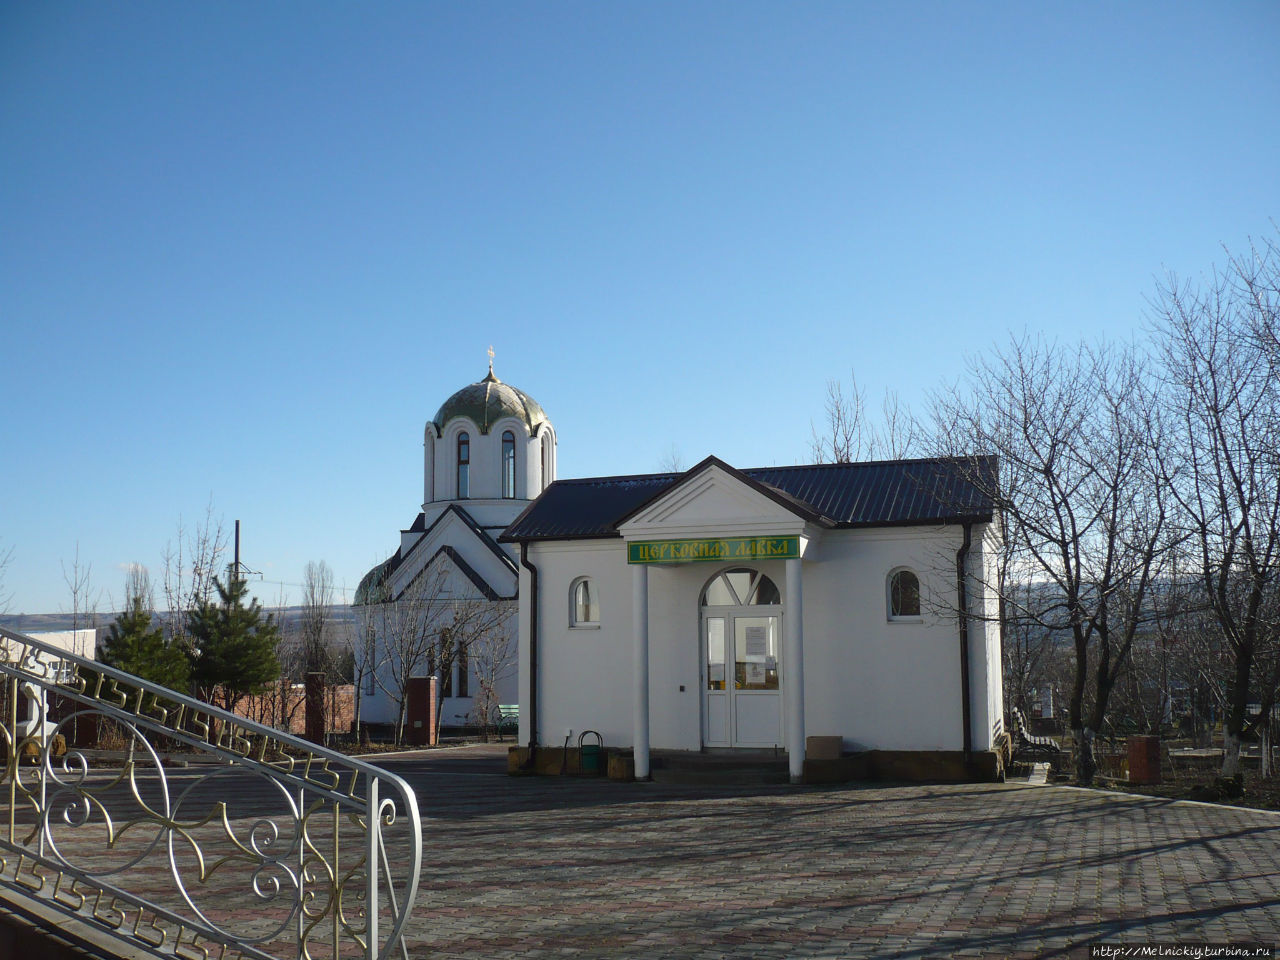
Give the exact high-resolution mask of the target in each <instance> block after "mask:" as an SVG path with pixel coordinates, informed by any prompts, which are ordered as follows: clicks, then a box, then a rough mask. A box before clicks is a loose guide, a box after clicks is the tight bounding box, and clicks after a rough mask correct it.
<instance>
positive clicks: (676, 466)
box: [658, 443, 684, 473]
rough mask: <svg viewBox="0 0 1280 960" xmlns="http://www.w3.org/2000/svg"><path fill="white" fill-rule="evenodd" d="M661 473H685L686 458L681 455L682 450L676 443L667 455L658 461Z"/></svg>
mask: <svg viewBox="0 0 1280 960" xmlns="http://www.w3.org/2000/svg"><path fill="white" fill-rule="evenodd" d="M658 472H659V473H683V472H684V457H683V456H682V455H681V454H680V448H679V447H677V446H676V445H675V444H674V443H672V444H671V447H670V448H669V449H668V450H667V452H666V453H664V454H663V455H662V457H661V458H660V459H659V460H658Z"/></svg>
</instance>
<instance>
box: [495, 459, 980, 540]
mask: <svg viewBox="0 0 1280 960" xmlns="http://www.w3.org/2000/svg"><path fill="white" fill-rule="evenodd" d="M710 465H718V466H721V467H723V468H725V469H728V470H729V471H731V472H733V473H735V474H738V475H740V476H742V477H744V478H746V479H748V480H749V481H750V482H751V483H752V484H753V485H757V484H758V485H759V489H762V490H763V491H764V492H766V493H769V495H770V496H772V497H773V499H775V500H778V501H779V502H780V503H784V504H786V505H788V506H789V507H790V508H791V509H793V510H795V511H796V512H798V513H802V514H806V515H809V516H810V517H811V518H812V519H813V520H814V521H815V522H817V523H819V524H821V525H822V526H831V527H837V528H846V529H851V528H857V527H887V526H909V525H920V524H938V523H960V522H963V521H974V522H986V521H989V520H990V519H991V517H992V514H993V508H992V504H991V500H990V498H989V497H987V496H986V495H985V494H983V492H982V491H983V489H991V484H992V482H993V481H994V477H995V471H996V460H995V458H994V457H969V458H956V457H946V458H932V459H924V460H887V461H873V462H869V463H829V464H811V465H806V466H796V467H759V468H756V469H752V470H742V471H737V470H734V469H733V468H732V467H729V466H728V465H727V464H724V463H723V462H722V461H719V460H717V459H716V458H714V457H710V458H708V459H707V460H704V461H702V462H701V463H699V464H698V465H697V466H695V467H693V468H691V469H690V470H688V471H686V472H684V473H651V474H640V475H635V476H623V477H589V478H586V479H581V480H557V481H556V482H555V483H553V484H552V485H551V486H550V487H548V488H547V489H546V490H545V491H543V493H542V495H541V496H540V497H538V499H537V500H535V501H534V502H533V503H531V504H530V505H529V506H528V508H526V509H525V511H524V512H523V513H521V514H520V516H518V517H516V519H515V520H514V521H512V523H511V526H509V527H507V529H506V530H505V531H503V533H502V536H500V537H499V538H498V539H499V540H500V541H504V542H513V541H522V540H526V541H527V540H578V539H599V538H607V537H618V536H620V534H619V533H618V524H620V523H621V522H622V521H624V520H625V519H626V518H627V517H629V516H631V515H632V514H634V513H635V512H636V511H637V510H639V509H640V508H642V507H644V506H645V505H646V504H648V503H650V502H651V501H653V500H654V499H656V498H658V497H660V496H662V495H663V494H664V493H666V492H668V491H669V490H671V489H672V488H673V487H675V486H676V485H677V484H679V483H681V482H683V481H684V480H685V479H686V478H688V477H691V476H693V475H694V474H696V473H698V472H700V471H702V470H705V469H706V468H707V467H708V466H710Z"/></svg>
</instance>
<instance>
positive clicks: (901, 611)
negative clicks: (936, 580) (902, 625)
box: [889, 569, 920, 620]
mask: <svg viewBox="0 0 1280 960" xmlns="http://www.w3.org/2000/svg"><path fill="white" fill-rule="evenodd" d="M919 618H920V578H919V577H917V576H916V575H915V574H914V573H912V572H911V571H910V570H906V569H902V570H894V571H893V572H892V573H890V574H889V619H890V620H918V619H919Z"/></svg>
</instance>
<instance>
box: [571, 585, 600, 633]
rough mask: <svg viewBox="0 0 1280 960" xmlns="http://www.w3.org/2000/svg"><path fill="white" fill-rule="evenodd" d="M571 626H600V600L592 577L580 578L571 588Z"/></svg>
mask: <svg viewBox="0 0 1280 960" xmlns="http://www.w3.org/2000/svg"><path fill="white" fill-rule="evenodd" d="M569 626H571V627H598V626H600V598H599V596H597V595H596V585H595V584H594V583H593V582H592V581H591V578H590V577H579V578H578V579H577V580H575V581H573V586H572V587H570V588H569Z"/></svg>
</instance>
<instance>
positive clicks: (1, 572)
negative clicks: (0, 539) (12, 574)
mask: <svg viewBox="0 0 1280 960" xmlns="http://www.w3.org/2000/svg"><path fill="white" fill-rule="evenodd" d="M12 562H13V547H9V549H7V550H0V613H8V612H9V603H10V601H11V600H13V593H12V592H11V591H9V590H7V589H5V585H4V578H5V574H6V573H7V572H8V570H9V565H10V564H11V563H12Z"/></svg>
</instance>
